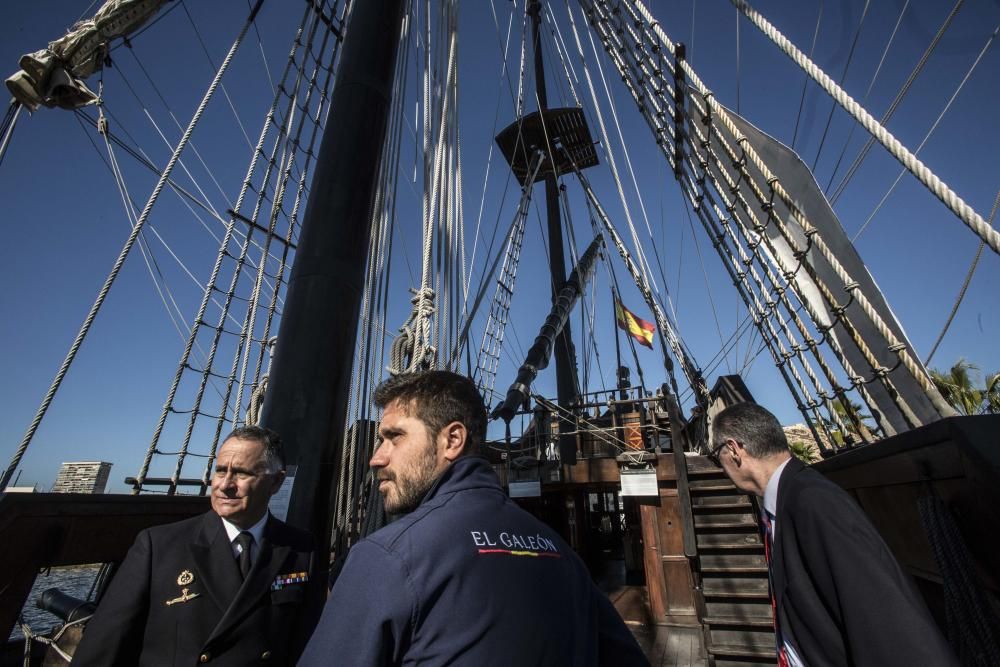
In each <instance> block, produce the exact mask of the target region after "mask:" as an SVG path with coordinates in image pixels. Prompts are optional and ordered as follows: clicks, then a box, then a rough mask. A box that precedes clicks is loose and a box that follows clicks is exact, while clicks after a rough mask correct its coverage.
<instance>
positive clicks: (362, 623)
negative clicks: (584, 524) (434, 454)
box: [300, 457, 648, 667]
mask: <svg viewBox="0 0 1000 667" xmlns="http://www.w3.org/2000/svg"><path fill="white" fill-rule="evenodd" d="M300 664H302V665H328V664H344V665H357V666H359V667H361V666H367V665H404V664H405V665H411V664H412V665H416V664H420V665H476V666H477V667H478V666H480V665H504V666H509V665H573V666H577V667H586V666H588V665H617V666H627V665H645V664H648V663H647V662H646V659H645V658H644V657H643V655H642V653H641V651H640V650H639V647H638V645H637V644H636V642H635V639H634V638H633V637H632V635H631V633H630V632H629V630H628V628H626V627H625V624H624V622H623V621H622V619H621V617H620V616H619V615H618V613H617V612H616V611H615V609H614V607H613V606H612V605H611V603H610V602H609V601H608V599H607V596H605V595H604V594H602V593H601V592H600V591H599V590H598V589H597V587H596V586H595V585H594V583H593V582H592V580H591V578H590V574H589V573H588V571H587V568H586V567H585V566H584V564H583V562H582V561H581V560H580V559H579V558H578V557H577V555H576V554H575V553H574V552H573V551H572V550H571V549H570V547H569V546H568V545H567V544H566V543H565V542H564V541H563V540H562V539H560V538H559V536H558V535H557V534H556V532H555V531H554V530H552V529H551V528H549V527H548V526H546V525H545V524H543V523H542V522H540V521H539V520H537V519H535V518H534V517H533V516H531V515H530V514H528V513H527V512H525V511H524V510H522V509H520V508H519V507H518V506H517V505H516V504H515V503H514V502H512V501H511V500H510V498H508V497H507V494H505V493H504V491H503V489H502V488H501V487H500V483H499V480H498V479H497V476H496V474H495V473H494V472H493V470H492V468H491V467H490V465H489V463H488V462H487V461H486V460H485V459H482V458H479V457H465V458H460V459H458V460H457V461H456V462H455V463H454V464H452V465H451V466H450V467H449V468H448V469H447V470H446V471H445V472H444V473H443V475H442V476H441V477H440V478H439V479H438V480H437V482H436V483H435V485H434V486H433V487H432V488H431V489H430V491H428V493H427V496H426V497H425V498H424V500H423V502H422V503H421V505H420V506H419V507H418V508H417V509H416V510H414V511H413V512H411V513H410V514H408V515H406V516H404V517H402V518H400V519H398V520H397V521H395V522H394V523H392V524H390V525H388V526H386V527H385V528H383V529H381V530H379V531H376V532H375V533H373V534H372V535H370V536H369V537H368V538H366V539H364V540H361V541H360V542H358V543H357V544H356V545H355V546H354V547H353V548H352V549H351V552H350V555H349V556H348V558H347V562H346V564H345V565H344V569H343V571H342V572H341V574H340V576H339V578H338V579H337V582H336V584H335V586H334V588H333V591H332V593H331V596H330V599H329V601H328V602H327V605H326V608H325V609H324V611H323V616H322V618H321V619H320V622H319V625H318V626H317V628H316V632H315V633H314V635H313V638H312V640H311V641H310V643H309V645H308V646H307V647H306V651H305V653H304V654H303V656H302V661H301V662H300Z"/></svg>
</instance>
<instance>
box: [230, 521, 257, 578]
mask: <svg viewBox="0 0 1000 667" xmlns="http://www.w3.org/2000/svg"><path fill="white" fill-rule="evenodd" d="M234 541H235V542H236V544H238V545H240V548H241V549H242V550H241V551H240V556H239V558H240V574H241V575H243V578H244V579H246V578H247V575H248V574H249V573H250V545H252V544H253V535H251V534H250V533H248V532H247V531H245V530H244V531H242V532H241V533H240V534H239V535H237V536H236V539H235V540H234Z"/></svg>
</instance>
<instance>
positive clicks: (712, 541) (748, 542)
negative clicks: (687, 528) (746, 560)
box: [698, 530, 764, 549]
mask: <svg viewBox="0 0 1000 667" xmlns="http://www.w3.org/2000/svg"><path fill="white" fill-rule="evenodd" d="M698 548H699V549H754V548H759V549H763V548H764V545H763V543H762V542H761V541H760V535H758V534H757V531H756V530H754V531H751V532H749V533H731V532H729V533H705V532H701V531H698Z"/></svg>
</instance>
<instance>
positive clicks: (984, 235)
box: [716, 0, 1000, 254]
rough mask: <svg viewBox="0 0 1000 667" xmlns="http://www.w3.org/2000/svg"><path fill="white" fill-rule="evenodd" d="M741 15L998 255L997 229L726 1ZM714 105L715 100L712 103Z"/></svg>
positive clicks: (780, 40)
mask: <svg viewBox="0 0 1000 667" xmlns="http://www.w3.org/2000/svg"><path fill="white" fill-rule="evenodd" d="M730 2H732V3H733V5H735V6H736V7H737V8H738V9H739V10H740V11H741V12H743V14H744V15H745V16H746V17H747V18H749V19H750V20H751V22H753V24H754V25H756V26H757V27H758V28H759V29H760V30H761V32H763V33H764V34H765V35H767V36H768V38H770V39H771V41H773V42H774V43H775V44H776V45H777V46H778V47H779V48H780V49H781V50H782V51H784V52H785V53H786V54H787V55H788V56H789V57H790V58H791V59H792V60H794V61H795V63H796V64H798V65H799V67H801V68H802V69H804V70H805V71H806V72H807V73H808V74H809V76H811V77H812V78H813V79H814V80H815V81H816V82H817V83H818V84H819V85H820V86H821V87H822V88H823V89H824V90H825V91H826V92H827V93H828V94H829V95H830V96H831V97H833V98H834V99H835V100H836V101H837V103H838V104H840V105H841V106H842V107H843V108H844V109H845V110H846V111H847V112H848V113H849V114H851V115H852V116H854V118H855V120H857V121H858V122H859V123H861V125H862V127H864V128H865V129H866V130H868V132H869V133H871V134H872V135H873V136H874V137H875V138H876V139H878V141H879V143H881V144H882V145H883V146H885V148H886V150H888V151H889V153H891V154H892V156H893V157H895V158H896V159H897V160H899V162H900V163H901V164H902V165H903V166H904V167H905V168H906V169H907V170H908V171H909V172H910V173H911V174H913V175H914V176H916V177H917V180H919V181H920V182H921V183H923V184H924V185H925V186H926V187H927V188H928V189H929V190H930V191H931V192H932V193H933V194H934V196H935V197H937V198H938V199H940V200H941V202H942V203H943V204H944V205H945V206H947V207H948V208H949V209H950V210H951V211H952V212H953V213H954V214H955V215H956V216H958V218H959V219H960V220H961V221H962V222H963V223H965V224H966V226H968V227H969V229H971V230H972V231H973V232H974V233H975V234H976V235H977V236H978V237H979V238H980V239H982V240H984V241H985V242H986V244H987V245H988V246H989V247H990V249H991V250H993V252H995V253H997V254H1000V232H997V231H996V230H995V229H993V228H991V227H990V226H989V225H987V224H986V221H985V220H983V218H982V216H980V215H979V214H978V213H977V212H976V211H975V210H974V209H973V208H972V207H971V206H969V205H968V204H966V203H965V201H964V200H963V199H962V198H961V197H959V196H958V194H956V193H955V192H954V191H953V190H952V189H951V188H949V187H948V185H947V184H946V183H944V182H943V181H942V180H941V179H940V178H938V177H937V175H935V174H934V172H932V171H931V170H930V169H929V168H928V167H927V166H926V165H924V163H923V162H921V161H920V160H918V159H917V157H916V155H914V154H913V153H911V152H910V151H909V150H907V148H906V147H905V146H903V144H901V143H900V142H899V141H898V140H897V139H896V138H895V137H894V136H893V135H892V133H890V132H889V131H888V130H887V129H886V128H885V127H884V126H883V125H881V124H879V122H878V121H877V120H875V119H874V118H872V116H871V114H869V113H868V112H867V111H866V110H865V109H864V108H862V107H861V105H859V104H858V103H857V102H855V101H854V99H853V98H852V97H851V96H850V95H848V94H847V92H846V91H844V89H843V88H841V87H840V86H838V85H837V84H836V83H834V81H833V80H832V79H831V78H830V77H829V76H828V75H827V74H826V73H825V72H824V71H823V70H821V69H820V68H819V67H817V66H816V64H815V63H813V62H812V61H811V60H809V59H808V58H807V57H806V56H805V54H803V53H802V52H801V51H799V49H798V48H796V47H795V45H794V44H792V43H791V42H790V41H789V40H788V39H787V38H786V37H785V36H784V35H782V34H781V33H780V32H779V31H778V30H777V28H775V27H774V26H773V25H771V24H770V23H769V22H768V21H767V20H766V19H765V18H764V17H763V16H761V15H760V14H758V13H757V12H756V11H755V10H754V9H753V8H752V7H750V5H749V4H748V3H747V2H746V0H730ZM716 104H717V103H716Z"/></svg>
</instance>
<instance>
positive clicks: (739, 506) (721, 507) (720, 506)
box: [691, 496, 754, 516]
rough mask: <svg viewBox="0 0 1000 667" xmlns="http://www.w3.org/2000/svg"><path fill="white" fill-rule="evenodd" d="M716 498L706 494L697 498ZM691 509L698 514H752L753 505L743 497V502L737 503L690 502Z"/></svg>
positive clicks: (716, 497)
mask: <svg viewBox="0 0 1000 667" xmlns="http://www.w3.org/2000/svg"><path fill="white" fill-rule="evenodd" d="M709 498H711V499H713V500H717V499H719V498H718V496H707V497H706V498H702V499H699V500H707V499H709ZM691 509H693V510H694V511H695V512H697V513H699V514H711V513H715V512H728V513H733V514H744V513H745V514H747V515H749V516H754V512H753V505H751V504H750V501H749V500H746V499H744V500H743V502H739V503H727V502H722V500H720V502H714V503H692V505H691Z"/></svg>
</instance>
